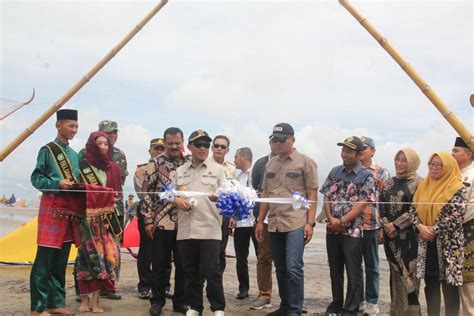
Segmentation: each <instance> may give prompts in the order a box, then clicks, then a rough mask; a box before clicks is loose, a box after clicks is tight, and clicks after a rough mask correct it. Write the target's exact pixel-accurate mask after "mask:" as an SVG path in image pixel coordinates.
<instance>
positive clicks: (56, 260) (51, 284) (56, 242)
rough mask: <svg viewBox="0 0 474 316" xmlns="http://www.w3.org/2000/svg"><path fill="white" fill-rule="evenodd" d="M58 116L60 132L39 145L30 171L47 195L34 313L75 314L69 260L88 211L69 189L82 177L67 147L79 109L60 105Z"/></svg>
mask: <svg viewBox="0 0 474 316" xmlns="http://www.w3.org/2000/svg"><path fill="white" fill-rule="evenodd" d="M56 117H57V122H56V129H57V131H58V134H57V137H56V139H55V140H54V141H53V142H50V143H49V144H46V145H45V146H43V147H41V149H40V151H39V153H38V158H37V160H36V168H35V170H34V171H33V173H32V175H31V183H32V184H33V186H34V187H35V188H36V189H38V190H39V191H41V192H43V194H42V196H41V202H40V206H39V214H38V235H37V245H38V248H37V252H36V258H35V262H34V264H33V268H32V269H31V275H30V295H31V309H30V310H31V314H30V315H49V314H61V315H74V313H73V312H71V311H69V310H67V309H66V308H64V306H65V299H66V291H65V279H66V278H65V275H66V265H67V260H68V257H69V251H70V249H71V242H74V243H75V244H76V246H79V245H80V234H79V221H80V219H81V217H82V213H83V212H84V204H83V203H84V199H83V196H81V195H79V194H75V193H74V192H73V191H71V190H74V189H76V188H77V183H78V182H79V181H80V179H81V176H80V171H79V160H78V157H77V153H76V152H75V151H74V150H73V149H72V148H71V147H69V141H70V140H72V139H73V138H74V136H75V135H76V133H77V129H78V123H77V111H76V110H69V109H64V110H59V111H58V112H57V113H56ZM68 191H69V192H68ZM81 200H82V204H81Z"/></svg>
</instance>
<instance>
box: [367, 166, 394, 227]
mask: <svg viewBox="0 0 474 316" xmlns="http://www.w3.org/2000/svg"><path fill="white" fill-rule="evenodd" d="M366 169H367V170H369V171H370V173H372V176H373V177H374V180H375V187H376V188H377V194H376V201H377V202H378V200H379V195H380V192H381V191H382V188H383V186H384V184H385V181H387V180H388V179H390V173H389V172H388V170H387V169H385V168H383V167H382V166H381V165H379V164H376V163H372V164H371V165H370V166H368V167H366ZM362 214H363V217H364V220H363V225H364V230H376V229H378V228H379V227H380V217H379V206H378V204H377V203H375V204H368V205H367V207H366V208H365V209H364V211H363V212H362Z"/></svg>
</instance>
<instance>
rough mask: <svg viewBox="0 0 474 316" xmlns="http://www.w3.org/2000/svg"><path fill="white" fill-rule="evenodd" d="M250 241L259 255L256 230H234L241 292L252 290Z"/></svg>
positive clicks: (248, 228)
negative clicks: (249, 264)
mask: <svg viewBox="0 0 474 316" xmlns="http://www.w3.org/2000/svg"><path fill="white" fill-rule="evenodd" d="M250 240H252V243H253V247H254V249H255V255H257V254H258V241H257V239H256V238H255V228H254V227H253V226H252V227H237V228H236V229H235V230H234V250H235V257H236V259H237V260H236V263H235V268H236V270H237V279H238V280H239V291H248V290H249V288H250V284H249V283H250V282H249V266H248V257H249V247H250Z"/></svg>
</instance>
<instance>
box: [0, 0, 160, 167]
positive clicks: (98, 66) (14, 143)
mask: <svg viewBox="0 0 474 316" xmlns="http://www.w3.org/2000/svg"><path fill="white" fill-rule="evenodd" d="M167 2H168V0H161V1H160V3H159V4H158V5H157V6H155V7H154V8H153V9H152V10H151V11H150V12H149V13H148V14H147V15H146V16H145V17H144V18H143V19H142V20H141V21H140V23H138V24H137V25H136V26H135V27H134V28H133V29H132V30H131V31H130V32H129V33H128V34H127V35H126V36H125V37H124V38H123V39H122V40H121V41H120V42H119V43H118V44H117V45H116V46H115V47H114V48H113V49H112V50H111V51H110V52H109V53H108V54H107V55H105V56H104V57H103V58H102V59H101V60H100V61H99V62H98V63H97V64H96V65H95V66H94V67H93V68H92V69H91V70H89V72H88V73H87V74H86V75H85V76H84V77H82V79H81V80H79V81H78V82H77V83H76V84H75V85H74V86H73V87H72V88H70V89H69V91H67V92H66V94H65V95H63V96H62V97H61V98H59V99H58V100H57V101H56V102H55V103H54V104H53V105H52V106H51V107H50V108H49V109H48V110H47V111H46V112H44V113H43V114H42V115H41V116H40V117H39V118H37V119H36V120H35V121H34V122H33V123H32V124H31V125H30V126H28V127H27V128H26V129H25V130H24V131H23V132H22V133H21V134H20V135H18V136H17V137H16V138H15V139H14V140H13V141H11V142H10V143H9V144H8V145H7V146H5V148H4V149H2V151H1V152H0V161H3V160H4V159H5V158H6V157H7V156H8V155H9V154H10V153H11V152H12V151H13V150H15V149H16V148H17V147H18V146H19V145H20V144H21V143H22V142H23V141H24V140H25V139H26V138H27V137H28V136H30V135H31V134H33V133H34V132H35V131H36V130H37V129H38V128H39V127H40V126H41V125H42V124H43V123H44V122H46V121H47V120H48V119H49V118H50V117H51V116H52V115H53V114H54V113H56V111H58V110H59V109H60V108H61V107H62V106H63V105H64V104H65V103H66V102H67V101H68V100H69V99H71V98H72V97H73V96H74V95H75V94H76V93H77V92H78V91H79V90H80V89H81V88H82V87H83V86H84V85H85V84H86V83H88V82H89V80H91V79H92V77H94V76H95V75H96V74H97V73H98V72H99V71H100V70H101V69H102V68H103V67H104V66H105V65H106V64H107V63H108V62H109V61H110V60H111V59H112V58H113V57H114V56H115V55H116V54H117V53H118V52H119V51H120V50H121V49H122V48H123V47H124V46H125V45H127V43H128V42H129V41H130V40H131V39H132V38H133V37H134V36H135V35H136V34H137V33H138V32H139V31H140V30H141V29H142V28H143V26H145V24H147V23H148V22H149V21H150V20H151V19H152V18H153V17H154V16H155V15H156V14H157V13H158V11H160V10H161V8H163V7H164V6H165V4H166V3H167Z"/></svg>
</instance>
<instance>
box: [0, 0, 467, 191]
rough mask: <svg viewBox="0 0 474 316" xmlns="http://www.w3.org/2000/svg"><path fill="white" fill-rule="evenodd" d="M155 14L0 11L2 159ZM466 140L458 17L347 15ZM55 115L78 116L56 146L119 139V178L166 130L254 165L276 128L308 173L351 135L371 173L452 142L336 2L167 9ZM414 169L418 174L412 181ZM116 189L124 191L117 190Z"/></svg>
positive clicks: (324, 168)
mask: <svg viewBox="0 0 474 316" xmlns="http://www.w3.org/2000/svg"><path fill="white" fill-rule="evenodd" d="M155 4H156V2H135V1H133V2H132V1H128V2H127V1H121V2H115V1H94V2H91V1H28V2H26V1H25V2H23V1H5V0H3V1H1V7H0V8H1V79H0V80H1V81H0V97H1V98H8V99H15V100H25V99H27V98H28V97H29V95H30V93H31V89H32V88H35V89H36V98H35V100H34V102H33V103H32V105H30V106H28V107H27V108H23V109H21V110H19V111H18V112H16V113H15V114H14V115H12V116H11V117H9V118H7V119H6V120H4V121H2V122H1V123H0V132H1V139H0V142H1V146H2V147H4V146H5V145H6V144H7V143H8V142H9V141H10V140H12V139H13V138H14V136H16V135H17V134H18V133H19V132H21V131H22V130H24V129H25V128H26V126H28V125H29V124H31V123H32V122H33V121H34V119H36V118H37V117H38V116H39V115H40V114H41V113H42V112H44V111H45V110H46V109H47V108H48V107H49V106H50V105H51V104H53V103H54V102H55V101H56V100H57V99H58V98H60V97H61V96H62V95H63V94H64V93H65V92H66V91H67V90H68V89H69V88H70V87H71V86H72V85H73V84H74V83H76V82H77V81H78V80H79V79H80V78H81V77H82V76H83V75H84V74H85V73H86V72H87V71H88V70H89V69H90V68H91V67H92V66H94V65H95V64H96V63H97V62H98V61H99V60H100V58H102V57H103V56H104V55H105V54H106V53H108V52H109V51H110V49H111V48H112V47H114V46H115V45H116V44H117V43H118V42H119V41H120V40H121V39H122V38H123V37H124V36H125V34H126V33H128V32H129V31H130V30H131V29H132V28H133V26H134V25H136V24H137V23H138V22H139V21H140V20H141V19H142V18H143V17H144V16H145V15H146V14H147V13H148V11H149V10H151V8H152V7H153V6H154V5H155ZM354 4H355V5H356V6H357V7H358V8H359V10H360V11H361V12H362V13H363V14H364V15H365V16H366V17H367V18H368V19H369V21H370V22H371V23H373V24H374V25H375V26H376V27H377V28H378V29H379V31H380V32H381V33H382V34H383V35H384V36H385V37H386V38H387V39H388V40H389V41H390V42H391V43H392V44H393V45H394V46H395V48H396V49H397V50H398V51H399V52H400V53H401V54H402V56H404V57H405V59H406V60H407V61H408V62H409V63H410V64H411V65H412V66H414V67H415V69H416V70H417V71H418V72H419V73H420V74H421V76H422V77H423V78H424V79H425V80H426V81H427V82H428V84H429V85H431V86H432V88H433V89H435V91H436V92H437V93H438V95H439V96H440V97H441V99H443V100H444V101H445V103H446V104H447V105H448V106H449V107H450V108H451V109H452V110H453V111H454V112H455V114H456V115H457V116H458V117H459V118H460V119H461V121H462V122H463V123H464V124H465V126H466V127H467V128H468V129H470V130H471V131H472V129H473V128H472V127H473V113H472V108H471V107H470V105H469V101H468V98H469V95H470V94H471V93H473V90H472V87H473V86H474V85H473V29H474V28H473V26H474V25H473V3H472V1H356V2H354ZM64 108H76V109H78V110H79V111H80V131H79V133H78V135H77V137H76V139H75V140H74V141H73V142H72V146H73V147H74V148H75V149H77V150H79V149H80V148H82V147H83V144H84V143H85V140H86V139H87V137H88V135H89V133H90V132H91V131H93V130H95V129H96V128H97V123H98V122H99V121H100V120H103V119H111V120H116V121H117V122H118V124H119V129H120V133H119V140H118V142H117V146H118V147H120V148H122V149H123V150H124V151H125V152H126V154H127V157H128V160H129V165H130V167H129V171H130V172H131V173H133V171H134V169H135V165H136V164H138V163H142V162H144V161H146V159H147V146H148V142H149V140H150V138H152V137H156V136H160V135H162V133H163V130H164V129H165V128H167V127H169V126H178V127H181V128H182V129H183V130H184V132H185V134H186V135H185V136H187V135H189V133H190V132H191V131H193V130H195V129H198V128H204V129H206V130H207V131H208V132H209V133H210V134H211V136H212V135H216V134H218V133H224V134H226V135H228V136H229V137H230V139H231V152H230V155H229V158H230V159H233V155H234V152H235V149H237V148H238V147H242V146H248V147H251V148H252V149H253V151H254V154H255V156H256V157H259V156H262V155H264V154H265V153H266V152H267V149H268V148H267V146H268V145H267V137H268V135H269V134H270V132H271V129H272V126H273V125H275V124H276V123H278V122H281V121H286V122H289V123H290V124H292V125H293V126H294V128H295V130H296V145H295V146H296V147H297V149H298V150H300V151H301V152H303V153H305V154H307V155H309V156H310V157H312V158H313V159H314V160H315V161H316V162H317V163H318V166H319V171H320V182H322V181H323V180H324V177H325V176H326V175H327V173H328V171H329V169H330V168H331V167H333V166H335V165H337V164H340V158H339V152H340V149H339V147H337V146H336V143H337V142H338V141H340V140H342V139H344V138H345V137H346V136H350V135H359V136H361V135H367V136H371V137H372V138H374V140H375V142H376V145H377V153H376V157H375V158H376V159H375V160H376V161H378V162H380V163H382V164H383V165H386V166H387V167H388V169H389V170H391V171H392V170H393V163H392V160H393V155H394V154H395V152H396V151H397V150H398V149H400V148H402V147H403V146H411V147H413V148H415V149H416V150H417V151H418V152H419V154H420V156H421V158H422V161H423V162H424V163H425V162H426V159H427V158H428V156H429V154H430V153H431V152H433V151H437V150H450V149H451V146H452V143H453V139H454V137H455V136H456V135H455V132H454V130H453V129H452V128H451V127H450V126H449V124H448V123H447V122H445V120H444V119H443V118H442V116H441V115H440V114H439V113H438V111H437V110H436V109H435V108H434V106H433V105H432V104H431V103H430V102H429V101H428V99H427V98H426V97H425V96H424V95H423V94H422V93H421V92H420V91H419V89H418V88H417V87H416V86H415V84H414V83H412V81H411V80H410V79H409V78H408V77H407V75H406V74H405V73H404V72H402V70H401V69H400V67H399V66H398V65H397V64H396V63H395V62H394V61H393V60H392V59H391V57H390V56H389V55H388V54H387V53H386V52H385V51H384V50H383V49H382V48H381V47H380V46H379V45H378V44H377V42H376V41H375V40H374V39H373V38H372V37H371V36H370V35H369V34H368V33H367V32H366V31H365V30H364V29H363V28H362V27H361V26H360V25H359V24H358V23H357V21H356V20H355V19H354V18H353V17H352V16H351V15H350V14H349V13H348V12H347V11H346V10H345V9H344V8H343V7H342V6H340V5H339V3H338V2H337V1H298V0H292V1H223V0H221V1H178V0H170V1H169V3H168V4H167V5H166V6H165V7H164V8H163V9H162V11H161V12H159V13H158V14H157V16H156V17H155V18H154V19H153V20H151V21H150V23H149V24H148V25H146V26H145V28H144V29H143V30H142V31H141V32H139V33H138V35H137V36H136V37H135V38H134V39H132V41H131V42H130V43H129V44H128V45H127V46H125V48H124V49H123V50H122V51H121V52H120V53H119V54H118V55H117V56H116V57H115V58H114V59H113V60H112V61H111V62H110V63H109V64H107V65H106V66H105V67H104V68H103V70H102V71H101V72H99V73H98V74H97V75H96V76H95V77H94V78H93V79H92V80H91V81H90V82H89V83H88V84H87V85H86V86H85V87H84V88H83V89H82V90H81V91H79V92H78V93H77V94H76V95H75V96H74V97H73V98H72V99H71V100H70V101H69V102H68V103H67V104H66V105H65V106H64ZM54 136H55V129H54V119H50V120H48V121H47V122H46V123H45V124H44V125H43V126H42V127H41V128H40V129H39V130H38V131H37V132H36V133H35V134H34V135H32V136H30V137H29V138H28V139H27V140H26V141H25V142H24V143H23V144H22V145H21V146H20V147H19V148H18V149H17V150H16V151H15V152H13V153H12V154H11V155H10V156H9V157H8V158H6V159H5V160H4V161H3V162H1V163H0V187H1V189H0V193H6V194H8V193H9V192H13V191H15V192H18V194H23V193H24V192H22V189H21V188H19V187H18V186H17V184H22V185H25V186H31V185H30V181H29V176H30V173H31V171H32V170H33V168H34V164H35V159H36V154H37V151H38V149H39V148H40V147H41V145H43V144H45V143H47V142H48V141H50V140H51V139H53V138H54ZM424 165H425V164H423V167H422V169H421V170H420V172H421V174H422V175H424V174H425V172H426V168H425V167H424ZM131 189H132V182H131V177H130V179H128V180H127V183H126V190H131Z"/></svg>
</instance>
